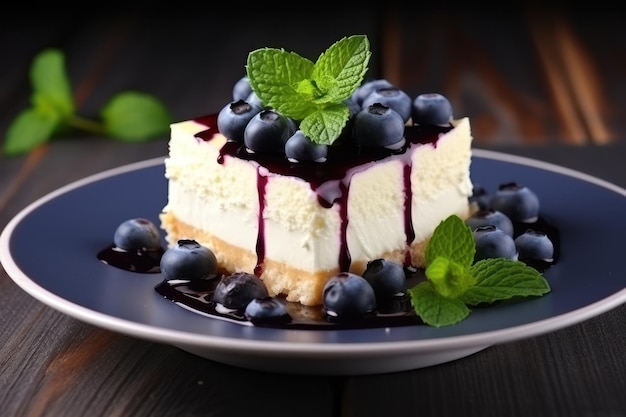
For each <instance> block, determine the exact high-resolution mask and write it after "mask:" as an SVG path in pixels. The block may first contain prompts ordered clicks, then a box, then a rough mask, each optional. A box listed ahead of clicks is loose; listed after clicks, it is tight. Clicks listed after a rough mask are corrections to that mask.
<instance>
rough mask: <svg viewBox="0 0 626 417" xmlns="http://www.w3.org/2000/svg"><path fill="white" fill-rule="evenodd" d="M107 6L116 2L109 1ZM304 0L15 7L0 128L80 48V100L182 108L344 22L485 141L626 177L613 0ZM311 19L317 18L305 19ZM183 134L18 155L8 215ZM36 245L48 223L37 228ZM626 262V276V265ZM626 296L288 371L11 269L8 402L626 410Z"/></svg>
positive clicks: (1, 184)
mask: <svg viewBox="0 0 626 417" xmlns="http://www.w3.org/2000/svg"><path fill="white" fill-rule="evenodd" d="M92 6H93V7H98V5H95V4H92ZM358 10H359V11H358V12H353V11H350V10H348V8H347V7H346V8H345V10H343V9H341V10H336V11H335V13H330V14H329V13H328V12H325V11H324V10H318V11H311V12H310V13H307V14H306V17H303V15H301V14H298V13H296V12H292V11H291V9H282V11H276V10H274V11H270V10H268V8H261V7H260V6H259V7H258V8H257V9H255V10H247V11H244V10H237V12H236V13H235V12H231V13H219V12H217V11H216V10H213V9H212V8H209V7H207V8H185V7H182V6H181V7H180V10H179V11H175V10H170V11H169V12H167V13H166V12H165V11H164V10H156V9H154V7H148V6H143V7H130V6H128V7H126V8H123V9H106V10H102V11H101V13H97V12H96V13H89V14H87V13H86V12H84V11H82V10H81V9H80V8H65V9H58V10H56V11H52V10H51V11H50V13H39V14H37V15H36V16H34V15H33V14H29V13H27V12H26V11H16V12H6V13H4V16H3V17H4V19H3V24H2V25H1V26H0V56H2V57H3V59H2V65H1V66H0V74H1V77H0V132H2V136H1V137H0V142H1V141H3V140H4V133H5V132H6V128H7V127H8V125H9V123H10V121H11V120H12V119H13V118H14V117H15V116H16V115H17V113H18V112H19V111H21V110H22V109H24V108H25V107H26V106H27V105H28V103H29V100H30V94H31V90H30V85H29V81H28V75H27V74H28V68H29V66H30V63H31V60H32V58H33V57H34V55H35V54H36V53H37V52H39V51H40V50H42V49H44V48H46V47H50V46H54V47H58V48H61V49H62V50H63V51H64V52H65V53H66V57H67V65H68V72H69V74H70V77H71V80H72V84H73V91H74V95H75V99H76V102H77V104H78V108H79V112H80V113H82V114H84V115H88V116H93V115H96V114H97V112H98V109H99V108H100V106H101V105H102V104H103V103H104V102H105V101H106V100H107V99H108V98H109V97H110V96H111V95H112V94H114V93H115V92H118V91H121V90H126V89H137V90H143V91H146V92H149V93H151V94H154V95H155V96H157V97H159V98H160V99H162V100H163V101H164V102H165V103H166V104H167V105H168V107H169V108H170V109H171V111H172V113H173V115H174V117H175V119H177V120H183V119H187V118H190V117H194V116H197V115H200V114H204V113H207V112H213V111H216V110H217V109H219V108H221V106H222V105H223V104H224V102H225V100H228V98H229V96H230V90H231V87H232V84H233V83H234V82H235V81H236V80H237V79H238V78H239V77H241V76H242V75H243V73H244V68H243V65H244V60H245V57H246V56H247V53H248V52H249V51H250V50H253V49H256V48H258V47H263V46H272V47H284V48H285V49H287V50H294V51H296V52H298V53H300V54H301V55H305V56H308V57H310V58H312V59H314V58H316V57H317V55H319V53H321V52H322V51H323V49H325V48H326V47H327V46H328V45H330V44H331V43H332V42H334V41H335V40H337V39H339V38H340V37H342V36H345V35H350V34H355V33H364V34H367V35H368V36H369V38H370V41H371V43H372V52H373V54H374V60H373V62H372V65H371V66H370V74H369V75H370V76H371V77H372V78H373V77H376V78H378V77H385V78H388V79H389V80H391V81H392V82H394V83H396V84H398V85H400V86H402V87H403V88H404V89H406V90H407V91H408V92H410V93H411V94H413V95H414V94H416V93H418V92H432V91H437V92H442V93H444V94H446V95H447V96H448V97H449V98H450V99H451V101H452V102H453V106H454V109H455V115H456V116H463V115H465V116H469V117H470V118H471V120H472V127H473V133H474V136H475V146H476V147H480V148H487V149H495V150H501V151H504V152H508V153H515V154H520V155H525V156H530V157H533V158H537V159H542V160H546V161H549V162H554V163H557V164H560V165H564V166H568V167H571V168H575V169H578V170H581V171H583V172H586V173H589V174H592V175H595V176H598V177H600V178H604V179H606V180H609V181H611V182H614V183H616V184H618V185H620V186H622V187H624V186H626V168H624V159H625V157H626V117H625V116H626V110H624V109H625V108H626V76H624V74H626V46H625V45H626V29H624V28H623V25H622V22H623V16H622V15H621V14H620V13H619V12H616V11H614V10H611V9H605V8H604V9H601V10H602V11H599V12H589V11H586V12H580V11H577V10H570V9H564V8H554V9H548V8H545V7H544V8H532V7H521V6H520V7H519V9H518V10H515V8H513V9H509V11H508V12H506V13H505V12H498V11H494V10H493V9H484V10H481V9H479V10H476V11H474V12H469V11H467V10H464V9H460V10H459V11H458V13H455V12H454V10H455V9H449V10H444V9H443V8H442V9H423V10H419V9H418V10H417V11H415V10H413V11H411V12H408V11H407V10H405V9H403V8H400V7H397V6H394V5H393V2H392V3H387V4H384V5H381V7H379V8H377V9H371V8H366V7H360V8H359V9H358ZM298 16H299V17H298ZM166 152H167V137H162V138H158V139H156V140H153V141H150V142H147V143H143V144H125V143H120V142H115V141H113V140H111V139H108V138H104V137H94V136H87V135H84V134H78V133H77V134H73V135H70V136H67V137H64V138H61V139H58V140H55V141H53V142H51V143H49V144H47V145H44V146H42V147H40V148H38V149H36V150H34V151H33V152H31V153H29V154H28V155H24V156H19V157H14V158H8V157H0V228H2V227H4V225H6V224H7V222H8V221H9V220H10V219H11V218H12V217H13V216H14V215H16V214H17V213H18V212H19V211H20V210H21V209H23V208H24V207H25V206H26V205H28V204H29V203H31V202H33V201H35V200H36V199H38V198H39V197H42V196H44V195H45V194H47V193H48V192H50V191H53V190H55V189H57V188H58V187H60V186H63V185H65V184H67V183H69V182H72V181H74V180H78V179H80V178H83V177H85V176H87V175H89V174H93V173H96V172H100V171H102V170H105V169H108V168H112V167H116V166H120V165H123V164H126V163H129V162H133V161H139V160H143V159H148V158H151V157H155V156H163V155H165V154H166ZM33 250H42V248H38V247H37V237H36V236H33ZM622 275H623V276H622V278H624V279H626V273H622ZM625 317H626V308H625V307H624V306H620V307H618V308H615V309H614V310H611V311H609V312H606V313H604V314H601V315H600V316H598V317H595V318H592V319H589V320H587V321H585V322H583V323H580V324H576V325H573V326H570V327H567V328H564V329H562V330H559V331H555V332H552V333H549V334H545V335H541V336H537V337H532V338H529V339H525V340H519V341H515V342H510V343H507V344H502V345H497V346H493V347H490V348H488V349H486V350H484V351H481V352H479V353H477V354H474V355H472V356H470V357H467V358H464V359H461V360H458V361H454V362H451V363H446V364H442V365H437V366H433V367H429V368H424V369H418V370H413V371H406V372H398V373H393V374H382V375H364V376H352V377H350V376H345V377H344V376H332V377H331V376H328V377H325V376H298V375H280V374H273V373H263V372H256V371H251V370H246V369H240V368H236V367H232V366H228V365H224V364H220V363H217V362H212V361H209V360H205V359H202V358H198V357H196V356H193V355H191V354H189V353H186V352H184V351H181V350H179V349H177V348H175V347H172V346H168V345H163V344H159V343H153V342H149V341H145V340H141V339H136V338H133V337H130V336H126V335H120V334H117V333H114V332H111V331H108V330H103V329H100V328H97V327H94V326H92V325H89V324H86V323H83V322H81V321H78V320H76V319H73V318H70V317H68V316H66V315H64V314H62V313H60V312H58V311H55V310H53V309H52V308H49V307H47V306H46V305H44V304H42V303H40V302H38V301H36V300H35V299H34V298H32V297H31V296H29V295H27V294H26V293H25V292H24V291H22V290H21V289H20V288H19V287H18V286H17V285H15V284H14V283H13V281H12V280H11V279H10V278H9V277H8V276H7V274H6V272H5V271H4V270H3V269H0V414H1V415H3V416H5V415H6V416H87V415H88V416H239V415H274V416H283V415H284V416H287V415H289V416H335V417H339V416H341V417H347V416H370V415H371V416H380V415H389V416H400V415H407V416H408V415H411V416H418V415H419V416H455V417H458V416H481V417H486V416H504V415H506V416H535V417H540V416H568V417H570V416H600V417H605V416H606V417H608V416H611V417H617V416H625V415H626V395H624V393H625V392H626V354H625V353H624V352H626V331H625V329H626V319H625Z"/></svg>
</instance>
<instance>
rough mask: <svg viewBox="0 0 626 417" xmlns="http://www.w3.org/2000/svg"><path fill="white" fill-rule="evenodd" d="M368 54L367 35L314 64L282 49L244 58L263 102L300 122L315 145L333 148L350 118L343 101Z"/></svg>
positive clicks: (360, 75) (336, 47) (335, 46)
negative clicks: (332, 145)
mask: <svg viewBox="0 0 626 417" xmlns="http://www.w3.org/2000/svg"><path fill="white" fill-rule="evenodd" d="M370 56H371V52H370V49H369V40H368V39H367V36H365V35H353V36H349V37H344V38H342V39H341V40H339V41H337V42H335V43H334V44H332V45H331V46H330V47H329V48H328V49H327V50H326V51H325V52H324V53H322V54H321V55H320V56H319V58H318V59H317V61H316V62H315V63H314V62H312V61H311V60H309V59H307V58H304V57H302V56H300V55H298V54H296V53H294V52H287V51H285V50H284V49H275V48H262V49H257V50H255V51H252V52H251V53H250V54H249V55H248V60H247V64H246V71H247V75H248V79H249V81H250V86H251V87H252V89H253V90H254V92H255V93H256V95H257V96H258V97H259V99H260V100H261V102H263V103H264V104H265V105H267V106H271V107H273V108H274V109H276V110H277V111H278V112H279V113H281V114H283V115H285V116H287V117H290V118H292V119H294V120H298V121H299V122H300V123H299V129H300V130H302V132H303V133H304V134H305V135H306V136H307V137H308V138H310V139H311V141H313V142H314V143H317V144H326V145H331V144H332V143H333V142H334V141H335V140H336V139H337V138H338V137H339V136H340V134H341V132H342V131H343V128H344V127H345V125H346V122H347V121H348V118H349V116H350V109H349V106H348V104H347V103H346V100H348V99H349V98H350V97H351V96H352V93H353V92H354V91H355V90H356V89H357V87H359V86H360V85H361V83H362V81H363V77H364V76H365V73H366V72H367V69H368V67H367V65H368V63H369V58H370Z"/></svg>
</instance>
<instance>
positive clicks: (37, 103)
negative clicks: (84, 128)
mask: <svg viewBox="0 0 626 417" xmlns="http://www.w3.org/2000/svg"><path fill="white" fill-rule="evenodd" d="M30 79H31V84H32V88H33V96H32V104H33V106H34V107H35V108H38V109H45V110H46V111H55V112H57V113H58V114H59V116H61V117H68V116H71V115H72V114H74V99H73V97H72V89H71V86H70V81H69V78H68V76H67V73H66V70H65V57H64V55H63V53H62V52H61V51H59V50H57V49H47V50H44V51H43V52H41V53H40V54H38V55H37V56H36V57H35V59H34V61H33V64H32V66H31V70H30Z"/></svg>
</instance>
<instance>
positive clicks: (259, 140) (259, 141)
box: [243, 108, 295, 154]
mask: <svg viewBox="0 0 626 417" xmlns="http://www.w3.org/2000/svg"><path fill="white" fill-rule="evenodd" d="M294 127H295V124H294V123H293V122H292V121H290V120H289V119H288V118H287V117H286V116H284V115H282V114H281V113H278V112H277V111H275V110H273V109H271V108H265V109H263V110H261V111H260V112H259V113H257V114H256V115H254V117H252V119H250V122H248V125H247V126H246V128H245V130H244V133H243V139H244V143H245V145H246V147H247V148H248V149H249V150H250V151H252V152H256V153H280V154H282V153H284V152H285V144H286V143H287V140H288V139H289V138H290V137H291V136H292V135H293V134H294V133H295V128H294Z"/></svg>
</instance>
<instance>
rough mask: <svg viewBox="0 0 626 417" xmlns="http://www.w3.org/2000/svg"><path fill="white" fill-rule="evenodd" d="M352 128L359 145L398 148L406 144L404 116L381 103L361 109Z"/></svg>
mask: <svg viewBox="0 0 626 417" xmlns="http://www.w3.org/2000/svg"><path fill="white" fill-rule="evenodd" d="M352 129H353V134H354V141H355V143H356V144H357V145H361V146H384V147H391V148H397V147H400V146H402V145H403V144H404V121H403V120H402V116H400V115H399V114H398V112H396V111H395V110H393V109H392V108H390V107H387V106H385V105H383V104H380V103H374V104H372V105H370V106H368V107H366V108H364V109H363V110H361V111H360V112H359V113H358V114H357V115H356V116H355V118H354V124H353V126H352Z"/></svg>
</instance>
